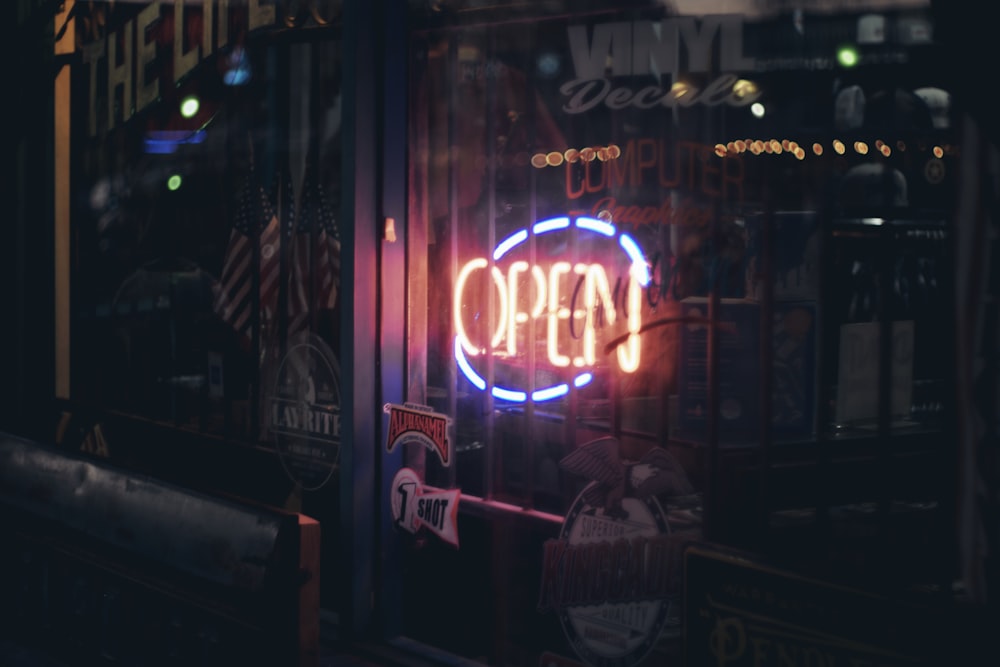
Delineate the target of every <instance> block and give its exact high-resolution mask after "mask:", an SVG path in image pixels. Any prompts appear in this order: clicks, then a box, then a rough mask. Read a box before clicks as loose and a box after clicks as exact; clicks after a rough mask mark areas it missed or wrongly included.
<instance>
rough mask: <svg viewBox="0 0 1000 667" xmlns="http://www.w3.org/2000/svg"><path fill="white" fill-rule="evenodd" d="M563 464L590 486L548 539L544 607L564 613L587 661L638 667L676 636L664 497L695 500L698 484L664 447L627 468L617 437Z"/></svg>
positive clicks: (601, 441) (599, 666)
mask: <svg viewBox="0 0 1000 667" xmlns="http://www.w3.org/2000/svg"><path fill="white" fill-rule="evenodd" d="M560 466H561V467H562V468H563V469H565V470H567V471H569V472H572V473H576V474H578V475H581V476H583V477H586V478H587V479H590V480H592V481H591V482H590V483H589V484H588V485H587V486H586V487H584V489H583V490H582V491H581V492H580V494H579V495H578V496H577V498H576V500H575V501H574V502H573V505H572V506H571V507H570V510H569V513H568V514H567V515H566V518H565V520H564V522H563V526H562V530H561V531H560V534H559V537H558V538H556V539H551V540H548V541H547V542H546V543H545V546H544V554H543V565H542V581H541V588H540V592H539V599H538V609H539V611H542V612H544V611H552V612H554V613H556V614H558V615H559V620H560V622H561V624H562V627H563V631H564V632H565V634H566V638H567V639H568V640H569V642H570V645H571V646H572V647H573V650H574V651H576V653H577V655H578V656H579V657H580V659H581V660H582V661H583V662H585V663H586V664H588V665H592V666H594V667H632V666H633V665H637V664H639V663H640V662H641V661H642V660H643V659H644V658H645V657H646V656H647V655H648V654H649V653H650V652H651V651H652V650H653V648H654V647H655V646H656V645H657V643H658V642H659V641H660V639H661V637H662V636H663V635H664V632H665V631H666V630H667V628H668V627H671V626H672V627H674V629H676V630H679V623H680V621H679V613H678V608H677V607H678V599H679V598H678V594H679V591H677V590H676V588H677V587H676V586H675V585H674V582H675V581H676V579H677V577H676V576H675V574H676V571H677V569H678V568H679V566H680V563H679V562H675V560H677V559H674V558H673V552H674V549H673V545H672V542H671V532H670V526H669V525H668V523H667V518H666V513H665V512H664V510H663V507H662V505H661V504H660V501H659V500H658V497H659V496H664V495H686V494H690V493H691V492H692V488H691V484H690V482H689V481H688V479H687V476H686V475H685V474H684V472H683V470H682V469H681V468H680V466H679V464H678V463H677V462H676V461H675V460H674V459H673V457H672V456H670V455H669V454H668V453H667V452H666V451H665V450H663V449H661V448H653V449H651V450H649V452H647V453H646V454H645V455H644V456H643V457H642V458H641V459H640V460H639V461H637V462H624V461H622V460H621V457H620V454H619V448H618V442H617V440H616V439H614V438H611V437H606V438H600V439H598V440H594V441H592V442H590V443H588V444H586V445H583V446H581V447H579V448H578V449H576V450H575V451H573V452H572V453H570V454H569V455H567V456H566V457H564V458H563V459H562V461H560Z"/></svg>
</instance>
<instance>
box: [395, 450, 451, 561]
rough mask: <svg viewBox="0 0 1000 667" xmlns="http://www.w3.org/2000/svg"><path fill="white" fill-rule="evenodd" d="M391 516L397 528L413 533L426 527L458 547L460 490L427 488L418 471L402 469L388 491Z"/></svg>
mask: <svg viewBox="0 0 1000 667" xmlns="http://www.w3.org/2000/svg"><path fill="white" fill-rule="evenodd" d="M390 493H391V496H392V497H391V498H390V505H391V507H392V518H393V519H394V521H395V524H396V526H397V527H398V528H400V529H402V530H405V531H406V532H408V533H412V534H415V533H416V532H417V531H419V530H420V529H421V528H426V529H427V530H429V531H431V532H432V533H434V534H435V535H437V536H438V537H440V538H441V539H442V540H444V541H445V542H447V543H448V544H450V545H452V546H453V547H456V548H457V547H458V498H459V496H460V495H461V491H459V490H458V489H452V490H450V491H428V490H425V489H424V487H423V485H422V484H421V483H420V478H419V477H418V476H417V473H416V472H414V471H413V470H411V469H410V468H401V469H400V471H399V472H397V473H396V476H395V477H394V478H393V480H392V490H391V491H390Z"/></svg>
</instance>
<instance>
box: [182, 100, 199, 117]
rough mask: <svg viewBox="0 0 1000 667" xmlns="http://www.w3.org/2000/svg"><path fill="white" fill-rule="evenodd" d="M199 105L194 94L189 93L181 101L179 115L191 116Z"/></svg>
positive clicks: (196, 111)
mask: <svg viewBox="0 0 1000 667" xmlns="http://www.w3.org/2000/svg"><path fill="white" fill-rule="evenodd" d="M199 106H201V103H200V102H198V98H197V97H195V96H194V95H189V96H187V97H185V98H184V99H183V100H182V101H181V115H182V116H184V117H185V118H191V117H192V116H194V115H195V114H196V113H198V107H199Z"/></svg>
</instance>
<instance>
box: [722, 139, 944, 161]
mask: <svg viewBox="0 0 1000 667" xmlns="http://www.w3.org/2000/svg"><path fill="white" fill-rule="evenodd" d="M830 147H831V148H832V149H833V152H834V153H836V154H837V155H845V154H846V153H847V152H848V145H847V144H846V143H845V142H843V141H841V140H840V139H833V140H832V141H831V142H830ZM851 148H853V150H854V152H855V153H857V154H858V155H868V153H869V152H872V151H874V152H876V153H879V154H881V155H882V156H884V157H889V156H890V155H892V153H893V147H892V146H890V145H889V144H888V143H886V142H885V141H882V140H881V139H876V140H875V142H874V143H873V144H871V145H869V143H868V142H866V141H855V142H853V144H852V145H851ZM908 148H910V149H911V150H912V147H908V146H907V145H906V142H905V141H903V140H902V139H900V140H899V141H897V142H896V144H895V150H896V151H899V152H904V151H906V150H907V149H908ZM811 149H812V154H813V155H815V156H821V155H823V153H824V151H825V150H826V149H825V148H824V147H823V144H821V143H820V142H818V141H817V142H814V143H813V144H812V146H811ZM917 150H918V151H920V152H923V151H926V150H927V147H926V145H925V144H919V145H918V146H917ZM930 152H931V154H932V155H933V156H934V157H936V158H942V157H944V156H945V155H954V154H957V153H958V147H957V146H951V145H949V144H945V145H943V146H941V145H933V146H931V147H930ZM742 153H750V154H752V155H762V154H767V155H782V154H783V153H787V154H789V155H791V156H793V157H795V158H796V159H799V160H804V159H805V158H806V155H807V154H808V151H807V150H806V149H805V148H804V147H803V146H800V145H799V143H798V142H796V141H792V140H789V139H782V140H781V141H779V140H777V139H737V140H735V141H730V142H728V143H725V144H722V143H719V144H715V154H716V155H717V156H719V157H727V156H733V155H740V154H742Z"/></svg>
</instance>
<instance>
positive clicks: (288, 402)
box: [267, 334, 341, 491]
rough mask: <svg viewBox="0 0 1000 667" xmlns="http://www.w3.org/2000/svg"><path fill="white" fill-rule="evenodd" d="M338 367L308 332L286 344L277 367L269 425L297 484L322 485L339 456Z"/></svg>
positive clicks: (283, 460) (326, 350) (323, 345)
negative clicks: (306, 334)
mask: <svg viewBox="0 0 1000 667" xmlns="http://www.w3.org/2000/svg"><path fill="white" fill-rule="evenodd" d="M340 399H341V397H340V367H339V365H338V364H337V359H336V357H334V355H333V352H332V351H331V350H330V349H329V347H327V345H326V343H324V342H323V340H322V339H320V338H319V337H318V336H315V335H313V334H310V335H309V336H307V337H305V338H300V339H299V341H298V342H296V343H294V344H292V345H290V347H289V349H288V351H287V352H286V353H285V356H284V357H282V359H281V364H280V365H279V367H278V375H277V380H276V382H275V387H274V394H273V395H272V396H271V400H270V405H269V411H268V415H267V426H268V429H269V431H270V433H271V435H272V436H273V437H274V441H275V445H276V448H277V450H278V456H279V458H280V459H281V463H282V465H283V466H284V468H285V471H286V472H287V473H288V475H289V477H291V478H292V480H293V481H295V482H296V483H297V484H299V485H300V486H301V487H302V488H303V489H305V490H307V491H314V490H316V489H319V488H320V487H321V486H323V485H324V484H326V482H327V481H328V480H329V479H330V476H331V475H332V474H333V471H334V470H335V469H336V467H337V463H338V460H339V458H340V428H341V425H340Z"/></svg>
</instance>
